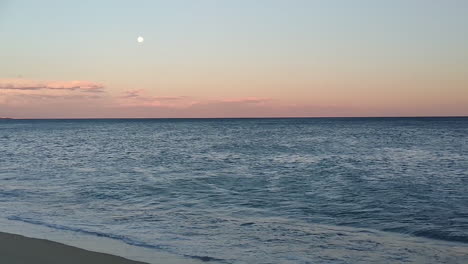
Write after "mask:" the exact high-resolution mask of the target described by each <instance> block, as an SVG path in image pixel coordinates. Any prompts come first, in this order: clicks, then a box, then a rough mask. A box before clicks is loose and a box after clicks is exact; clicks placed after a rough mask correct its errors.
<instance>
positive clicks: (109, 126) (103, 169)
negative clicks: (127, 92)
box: [0, 118, 468, 263]
mask: <svg viewBox="0 0 468 264" xmlns="http://www.w3.org/2000/svg"><path fill="white" fill-rule="evenodd" d="M0 217H3V218H8V219H10V220H15V221H24V222H28V223H33V224H38V225H46V226H49V227H52V228H58V229H68V230H73V231H77V232H85V233H88V234H92V235H98V236H108V237H110V238H114V239H119V240H122V241H124V242H126V243H129V244H132V245H137V246H143V247H148V248H154V249H155V250H162V251H167V252H171V253H174V254H179V255H182V256H188V257H195V258H196V257H203V260H213V261H215V262H216V261H219V262H225V263H358V262H362V263H365V262H375V261H377V262H384V261H387V262H388V263H394V262H414V261H417V260H420V259H424V258H426V259H428V260H434V261H436V262H441V263H442V262H447V263H451V262H452V263H455V262H457V261H459V262H460V263H462V262H463V261H465V260H468V254H467V252H468V118H343V119H340V118H330V119H327V118H323V119H168V120H161V119H156V120H0ZM381 231H384V232H381ZM425 238H429V239H425ZM445 242H447V243H448V242H450V243H452V242H453V243H452V244H450V245H449V246H446V245H445V244H444V243H445ZM450 248H456V249H457V250H455V251H450V250H449V249H450ZM436 255H437V258H435V256H436ZM423 262H424V261H423Z"/></svg>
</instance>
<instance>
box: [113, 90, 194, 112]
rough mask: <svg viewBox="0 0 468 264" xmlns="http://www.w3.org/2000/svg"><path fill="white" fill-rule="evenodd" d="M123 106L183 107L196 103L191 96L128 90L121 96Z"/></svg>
mask: <svg viewBox="0 0 468 264" xmlns="http://www.w3.org/2000/svg"><path fill="white" fill-rule="evenodd" d="M119 99H120V101H119V104H120V105H121V106H133V107H169V108H181V107H186V106H189V105H192V104H194V103H195V102H194V101H193V100H192V98H191V97H189V96H151V95H149V94H148V93H147V91H146V90H143V89H139V90H128V91H125V92H124V93H123V95H122V96H120V97H119Z"/></svg>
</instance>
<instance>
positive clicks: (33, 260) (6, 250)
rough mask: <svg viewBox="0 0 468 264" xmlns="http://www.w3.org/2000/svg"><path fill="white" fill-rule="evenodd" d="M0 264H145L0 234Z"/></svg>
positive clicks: (47, 242)
mask: <svg viewBox="0 0 468 264" xmlns="http://www.w3.org/2000/svg"><path fill="white" fill-rule="evenodd" d="M0 263H8V264H63V263H68V264H81V263H87V264H107V263H109V264H111V263H112V264H145V263H144V262H139V261H132V260H129V259H125V258H122V257H118V256H113V255H110V254H105V253H98V252H92V251H88V250H84V249H80V248H76V247H72V246H67V245H64V244H60V243H57V242H53V241H48V240H44V239H36V238H28V237H24V236H20V235H14V234H8V233H1V232H0Z"/></svg>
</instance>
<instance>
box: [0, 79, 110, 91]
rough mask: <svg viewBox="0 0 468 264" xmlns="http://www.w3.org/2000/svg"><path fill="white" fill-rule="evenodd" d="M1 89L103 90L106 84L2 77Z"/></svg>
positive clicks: (0, 81)
mask: <svg viewBox="0 0 468 264" xmlns="http://www.w3.org/2000/svg"><path fill="white" fill-rule="evenodd" d="M0 90H19V91H34V90H69V91H81V92H103V90H104V86H103V85H102V84H99V83H95V82H89V81H35V80H26V79H0Z"/></svg>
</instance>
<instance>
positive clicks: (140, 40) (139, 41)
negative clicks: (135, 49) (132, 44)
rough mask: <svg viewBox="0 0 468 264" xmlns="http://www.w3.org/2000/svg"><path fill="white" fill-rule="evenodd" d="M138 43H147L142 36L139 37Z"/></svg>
mask: <svg viewBox="0 0 468 264" xmlns="http://www.w3.org/2000/svg"><path fill="white" fill-rule="evenodd" d="M137 41H138V43H142V42H143V41H145V39H144V38H143V37H142V36H139V37H138V38H137Z"/></svg>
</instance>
